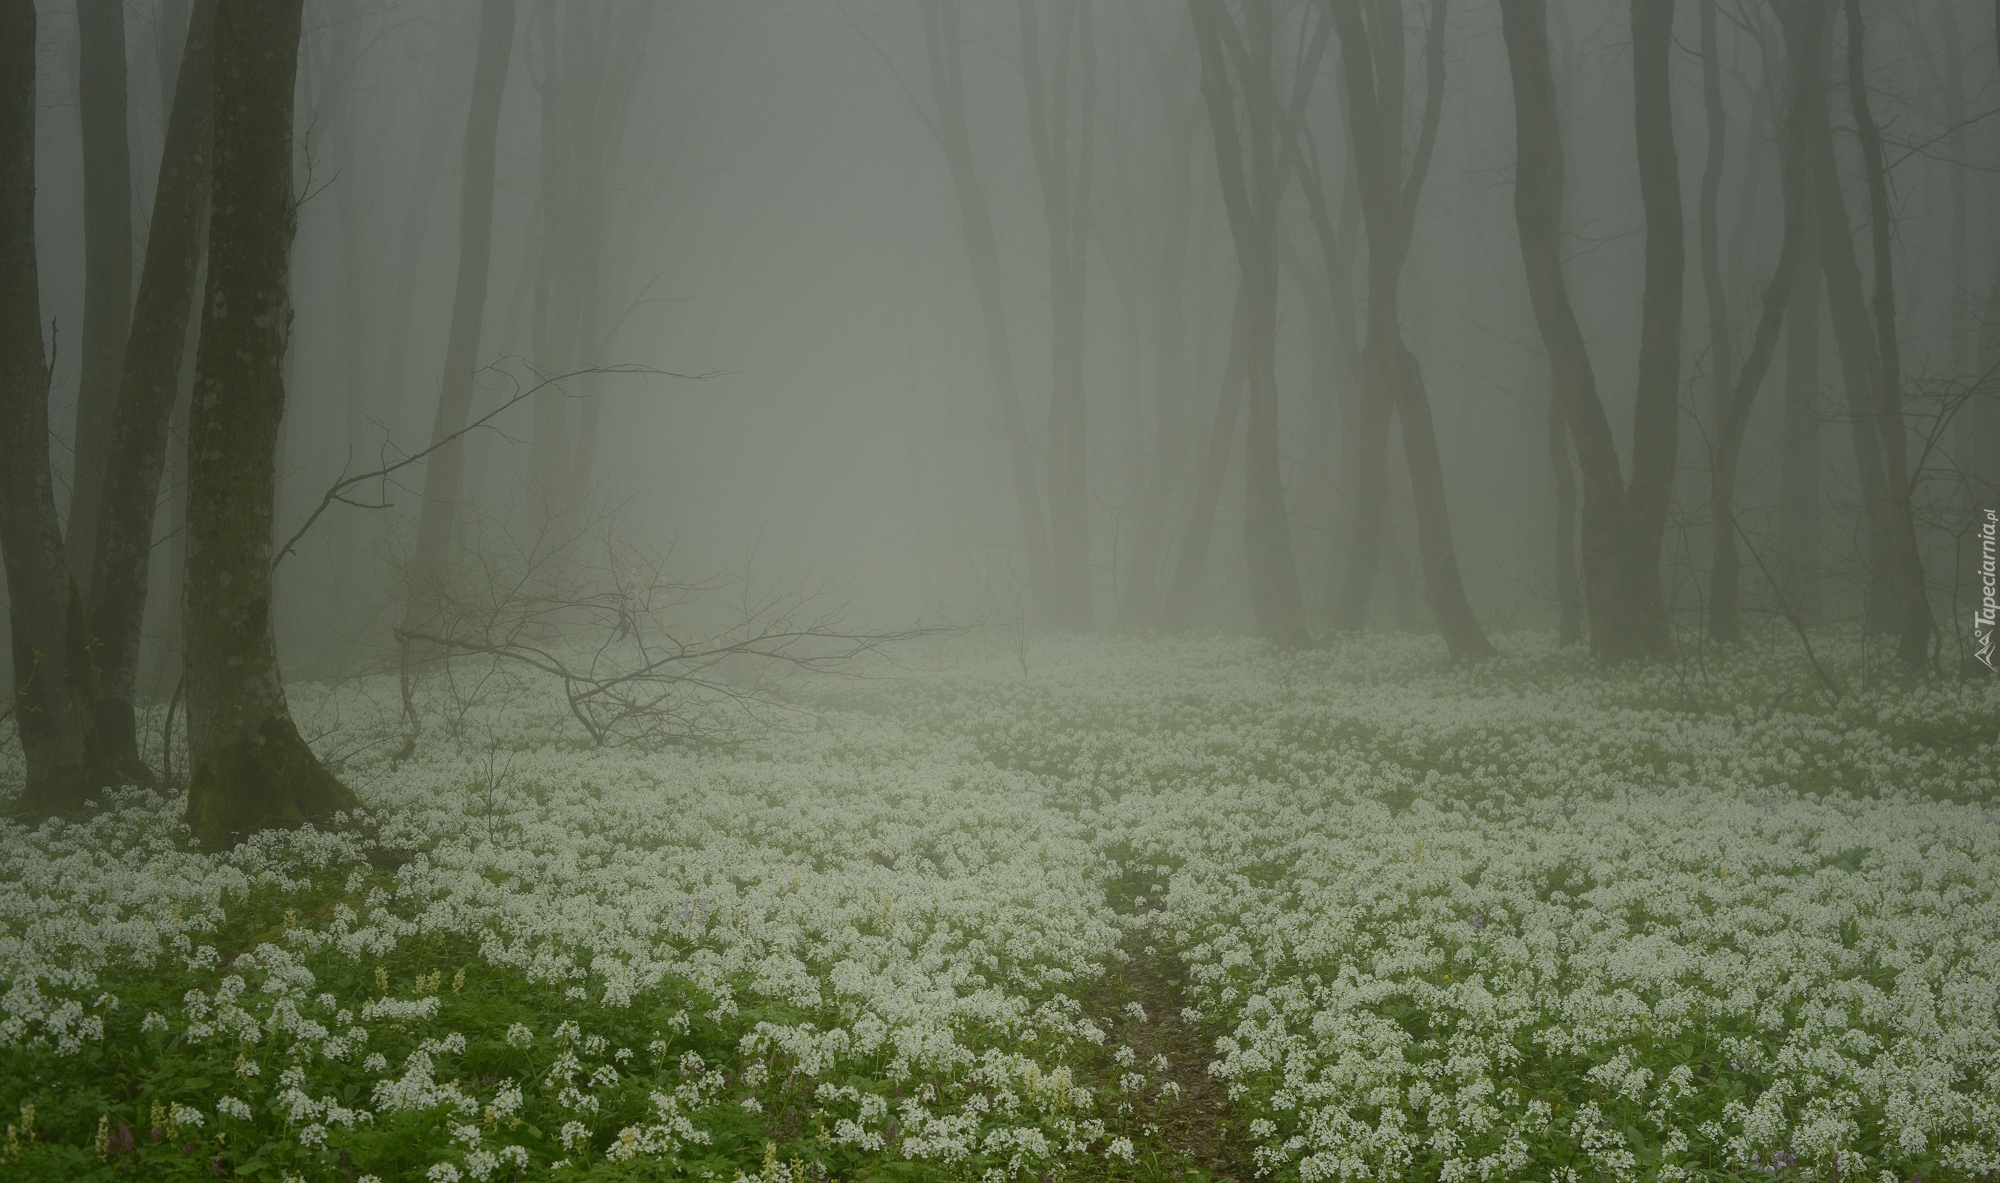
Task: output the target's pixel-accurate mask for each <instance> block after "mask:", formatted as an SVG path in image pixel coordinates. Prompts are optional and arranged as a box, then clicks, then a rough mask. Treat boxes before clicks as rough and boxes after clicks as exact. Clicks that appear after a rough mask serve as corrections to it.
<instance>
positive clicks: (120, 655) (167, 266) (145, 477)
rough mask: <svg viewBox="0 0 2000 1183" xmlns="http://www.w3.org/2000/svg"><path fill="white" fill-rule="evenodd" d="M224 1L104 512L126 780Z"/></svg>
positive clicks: (97, 601) (155, 276)
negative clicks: (156, 519) (156, 518)
mask: <svg viewBox="0 0 2000 1183" xmlns="http://www.w3.org/2000/svg"><path fill="white" fill-rule="evenodd" d="M214 23H215V3H214V0H200V2H199V3H197V4H196V5H195V7H194V11H193V13H192V15H191V16H190V18H189V21H188V26H187V41H186V44H185V46H184V47H183V48H182V50H181V63H180V69H179V71H178V72H177V81H176V83H175V86H174V99H173V106H172V108H171V109H170V112H169V114H168V117H167V134H166V143H165V145H164V146H163V147H162V149H161V153H160V177H159V183H158V185H157V186H156V187H155V188H154V193H153V221H152V226H151V228H150V230H149V231H148V233H147V235H146V263H145V269H144V271H143V272H142V273H141V275H140V277H139V296H138V299H137V301H136V302H135V303H134V304H133V308H132V332H131V335H130V336H129V337H128V338H127V340H126V344H125V367H124V376H123V378H122V380H121V381H120V384H119V389H118V406H117V414H116V416H115V417H114V419H113V421H112V430H111V449H110V452H109V460H110V463H109V465H108V467H107V469H106V480H105V485H104V508H103V513H102V514H101V515H100V517H99V520H98V526H97V543H96V551H95V554H94V556H93V563H92V570H93V574H92V576H91V580H90V628H91V631H92V632H93V633H95V634H96V636H97V676H98V686H97V693H98V701H97V729H98V736H99V739H100V740H101V741H102V743H103V744H104V748H105V753H106V755H107V756H108V757H109V758H110V759H111V760H112V761H114V762H115V763H116V764H117V765H118V767H119V769H120V771H121V772H122V773H124V774H125V775H126V776H128V777H131V778H133V779H137V780H150V779H151V773H150V772H149V771H147V770H146V768H145V765H144V764H143V763H141V761H140V759H139V742H138V735H137V733H136V729H135V725H134V721H133V707H132V700H133V687H134V683H135V682H136V680H137V677H138V672H139V647H140V641H141V639H142V636H143V634H142V632H141V628H142V626H143V625H144V623H145V616H146V580H147V571H148V568H149V567H150V565H151V561H152V551H153V515H154V512H155V510H156V508H157V507H158V504H159V494H160V474H161V470H162V468H163V466H164V464H165V462H166V453H167V421H168V419H169V418H170V417H171V416H172V414H173V410H174V400H175V396H176V395H177V394H178V393H179V390H180V377H181V361H182V356H183V354H184V353H185V351H186V347H187V338H188V322H189V321H191V320H192V319H193V318H194V317H193V313H194V292H195V277H196V273H197V272H198V271H199V270H200V269H201V256H202V244H203V238H204V230H205V228H206V224H207V221H208V182H209V148H210V139H211V130H210V119H209V114H210V109H209V102H210V99H211V98H212V92H213V88H214V83H213V80H212V77H211V73H210V66H211V64H212V54H213V48H214V42H213V29H214Z"/></svg>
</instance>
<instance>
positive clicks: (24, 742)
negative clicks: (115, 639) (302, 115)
mask: <svg viewBox="0 0 2000 1183" xmlns="http://www.w3.org/2000/svg"><path fill="white" fill-rule="evenodd" d="M0 557H4V558H5V561H6V566H7V614H8V615H7V620H8V626H9V628H8V631H9V641H10V650H11V653H12V657H13V662H14V685H13V686H11V687H9V688H8V690H9V693H8V697H9V698H11V699H12V700H13V701H14V720H15V726H16V727H17V728H18V731H19V736H20V741H21V753H22V755H23V756H24V757H25V759H26V764H27V768H26V772H27V785H26V789H25V791H24V792H23V793H22V795H21V798H20V800H19V801H18V802H16V804H15V808H16V809H17V810H19V811H20V812H22V813H25V814H27V815H30V816H40V815H45V814H53V813H70V812H73V811H75V810H77V809H79V808H81V807H82V806H83V805H84V804H86V803H87V802H88V801H90V800H91V799H93V798H94V797H95V796H96V795H97V793H98V792H99V791H100V790H101V789H103V788H104V786H105V785H106V784H108V783H109V782H110V780H111V770H110V767H109V765H108V763H107V762H106V761H105V760H104V759H103V758H102V755H101V753H100V751H99V749H98V746H97V742H96V734H95V728H94V727H93V725H92V719H93V700H94V697H95V690H96V687H95V685H94V684H93V683H94V680H93V678H92V674H91V663H90V653H89V647H88V646H89V636H88V634H87V632H86V630H85V628H84V620H83V600H82V597H81V596H80V595H79V594H78V591H77V587H76V583H75V581H74V580H72V579H71V578H70V573H69V562H68V559H67V557H66V556H65V555H64V552H63V537H62V530H61V528H60V527H59V526H58V525H57V522H56V500H55V485H54V481H53V479H52V478H51V474H50V472H49V368H48V361H47V358H46V355H45V354H44V353H43V352H42V325H41V295H40V276H39V271H38V268H37V267H36V265H35V9H34V5H32V4H27V3H13V4H0Z"/></svg>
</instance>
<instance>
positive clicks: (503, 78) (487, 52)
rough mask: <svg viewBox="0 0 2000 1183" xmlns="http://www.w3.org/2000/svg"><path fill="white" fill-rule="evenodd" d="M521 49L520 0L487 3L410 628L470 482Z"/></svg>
mask: <svg viewBox="0 0 2000 1183" xmlns="http://www.w3.org/2000/svg"><path fill="white" fill-rule="evenodd" d="M513 48H514V0H486V2H485V6H484V8H483V10H482V12H481V15H480V21H479V64H478V65H477V66H476V67H474V71H473V78H472V107H471V112H470V114H468V115H467V117H466V122H465V149H464V153H463V156H462V161H463V163H462V166H461V169H462V171H461V174H460V175H461V180H460V185H459V197H458V286H457V289H456V291H455V293H454V294H453V297H452V305H451V332H450V335H449V336H448V337H446V338H445V356H444V376H443V377H442V378H441V379H440V381H439V383H438V402H437V416H436V419H435V421H434V422H433V424H432V426H431V442H432V443H433V444H437V443H438V441H441V440H442V441H448V442H445V443H444V444H443V445H442V446H441V447H439V448H438V449H437V451H435V452H432V453H431V454H430V457H429V458H428V459H427V460H426V461H425V462H424V501H423V509H422V510H421V511H420V513H419V515H418V518H417V545H416V552H415V561H414V563H413V564H412V576H413V579H412V587H411V592H410V604H409V608H408V610H407V615H406V619H405V621H404V624H405V627H406V628H408V629H411V630H413V631H418V632H435V631H436V629H435V628H433V627H431V623H430V622H429V621H428V619H427V618H428V616H429V615H430V613H431V612H432V611H433V610H434V608H435V604H436V602H437V600H436V592H437V584H438V582H439V581H440V580H442V579H443V578H444V569H445V563H446V560H447V556H448V554H449V552H450V550H451V535H452V525H453V523H454V522H455V521H456V520H457V514H458V501H459V496H460V493H461V491H462V488H463V485H464V483H465V441H464V440H463V439H460V438H454V437H456V436H459V435H461V433H463V432H464V430H465V424H466V421H467V418H468V416H469V415H470V414H471V411H472V378H473V372H474V371H475V370H476V369H477V368H478V365H479V329H480V325H481V324H482V323H483V322H484V320H485V317H486V287H487V283H486V279H487V271H488V268H489V264H490V262H491V260H492V256H493V249H492V247H493V172H494V163H495V158H496V155H497V152H496V147H495V145H496V142H497V140H498V136H499V128H500V99H501V96H502V94H503V93H504V92H505V90H506V86H507V62H508V59H509V58H510V57H512V55H513Z"/></svg>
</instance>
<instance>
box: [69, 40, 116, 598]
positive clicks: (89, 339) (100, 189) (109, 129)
mask: <svg viewBox="0 0 2000 1183" xmlns="http://www.w3.org/2000/svg"><path fill="white" fill-rule="evenodd" d="M76 33H77V103H76V106H77V117H78V120H79V122H80V123H81V125H82V133H83V339H82V350H83V353H82V356H81V358H80V364H81V369H80V371H79V373H78V377H77V390H76V441H75V443H76V469H75V476H74V478H73V479H72V481H71V485H70V504H69V523H68V527H67V531H66V535H65V537H66V541H67V546H68V550H69V561H70V568H71V570H72V571H73V572H75V577H76V580H77V583H78V584H79V586H80V587H82V589H83V590H84V591H85V592H86V593H88V591H89V582H90V562H91V557H92V555H93V554H95V552H96V549H97V519H98V515H99V513H100V512H101V511H102V508H103V505H104V481H105V475H106V467H105V466H106V457H107V456H108V455H109V453H110V447H111V430H112V413H113V407H114V406H115V405H116V403H117V401H118V386H119V380H120V372H121V369H122V363H123V359H124V356H125V333H126V330H127V328H128V327H129V325H130V322H131V316H132V149H131V144H130V142H129V139H128V137H127V135H126V130H125V6H124V4H123V3H122V2H121V0H77V6H76Z"/></svg>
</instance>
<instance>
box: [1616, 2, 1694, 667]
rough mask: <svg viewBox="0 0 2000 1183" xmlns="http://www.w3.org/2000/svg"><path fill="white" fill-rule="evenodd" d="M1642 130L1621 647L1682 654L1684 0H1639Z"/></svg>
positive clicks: (1637, 85) (1636, 76) (1635, 28)
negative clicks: (1672, 559) (1664, 569)
mask: <svg viewBox="0 0 2000 1183" xmlns="http://www.w3.org/2000/svg"><path fill="white" fill-rule="evenodd" d="M1631 11H1632V103H1633V130H1634V138H1635V140H1636V143H1637V148H1638V158H1639V200H1640V204H1641V205H1642V206H1644V208H1645V213H1646V251H1645V258H1646V274H1645V283H1644V290H1643V292H1642V294H1641V296H1640V301H1639V379H1638V387H1637V390H1636V393H1635V397H1634V400H1633V427H1632V481H1631V484H1630V485H1629V486H1627V488H1626V490H1625V507H1624V508H1625V514H1624V517H1625V521H1624V526H1623V530H1622V534H1623V537H1622V538H1621V542H1622V543H1623V545H1622V546H1621V547H1620V551H1619V560H1620V563H1619V565H1620V568H1621V570H1622V582H1623V584H1624V586H1625V594H1626V596H1627V597H1628V598H1629V600H1628V602H1629V603H1630V605H1631V611H1630V613H1629V615H1628V616H1627V618H1626V619H1625V621H1624V622H1623V623H1624V630H1625V634H1626V635H1624V636H1622V637H1619V638H1616V639H1615V640H1614V641H1613V645H1612V648H1613V649H1614V650H1617V651H1619V652H1623V653H1625V654H1627V655H1630V656H1635V657H1649V658H1656V659H1662V660H1664V659H1666V658H1669V657H1671V656H1672V655H1673V640H1672V635H1671V630H1670V629H1669V628H1668V622H1667V606H1666V603H1665V600H1664V599H1663V597H1662V595H1661V592H1660V546H1661V542H1662V540H1663V539H1664V537H1665V534H1666V525H1667V505H1668V503H1669V501H1670V500H1671V498H1672V496H1673V483H1674V464H1675V461H1676V459H1677V457H1678V455H1679V448H1680V384H1681V315H1682V309H1683V296H1682V286H1683V282H1684V280H1685V278H1686V270H1687V254H1686V247H1685V243H1684V237H1685V231H1684V229H1683V226H1684V223H1683V219H1682V212H1681V185H1680V162H1679V158H1678V155H1677V153H1676V151H1675V147H1674V122H1673V95H1672V91H1671V85H1670V83H1671V76H1670V74H1669V70H1668V65H1669V62H1668V56H1669V51H1670V50H1671V49H1672V47H1673V34H1674V0H1632V9H1631Z"/></svg>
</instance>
